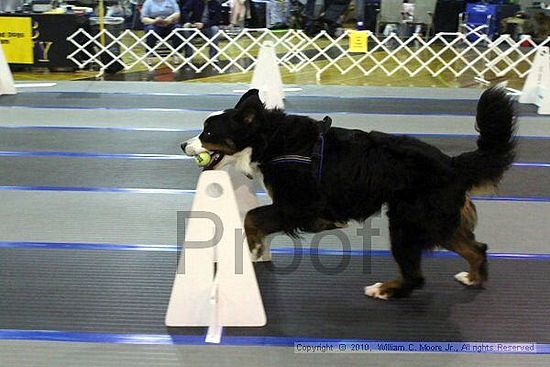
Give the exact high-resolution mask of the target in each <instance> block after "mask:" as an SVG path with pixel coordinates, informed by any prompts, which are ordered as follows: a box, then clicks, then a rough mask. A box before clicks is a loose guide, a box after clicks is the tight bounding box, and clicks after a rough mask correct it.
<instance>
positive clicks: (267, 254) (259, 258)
mask: <svg viewBox="0 0 550 367" xmlns="http://www.w3.org/2000/svg"><path fill="white" fill-rule="evenodd" d="M267 261H271V252H270V251H265V250H264V251H263V252H262V255H261V256H256V257H255V258H254V259H252V262H255V263H261V262H267Z"/></svg>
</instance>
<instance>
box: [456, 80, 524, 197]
mask: <svg viewBox="0 0 550 367" xmlns="http://www.w3.org/2000/svg"><path fill="white" fill-rule="evenodd" d="M515 106H516V104H515V101H514V100H513V99H512V98H511V97H510V96H508V94H507V93H506V89H505V88H504V87H502V86H496V87H493V88H490V89H488V90H486V91H485V92H484V93H483V94H482V95H481V98H480V99H479V103H478V105H477V115H476V130H477V131H478V132H479V138H478V139H477V150H475V151H473V152H467V153H463V154H461V155H459V156H456V157H454V158H453V165H454V167H455V168H457V169H458V170H459V172H460V177H461V181H462V182H464V184H465V185H466V186H467V189H468V190H471V189H473V188H476V187H480V186H496V184H497V183H498V182H499V181H500V179H501V178H502V175H503V174H504V172H505V171H506V170H507V169H508V168H509V167H510V165H511V164H512V162H513V161H514V158H515V147H516V140H515V132H516V107H515Z"/></svg>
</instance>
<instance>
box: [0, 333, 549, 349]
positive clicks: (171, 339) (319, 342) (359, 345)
mask: <svg viewBox="0 0 550 367" xmlns="http://www.w3.org/2000/svg"><path fill="white" fill-rule="evenodd" d="M0 339H2V340H24V341H51V342H73V343H109V344H133V345H147V344H148V345H205V344H206V343H205V341H204V336H203V335H162V334H106V333H80V332H71V331H60V330H13V329H9V330H8V329H7V330H1V329H0ZM220 344H221V345H234V346H274V347H293V348H294V352H295V353H357V352H371V351H372V352H395V351H401V352H426V353H434V352H435V353H476V354H548V353H550V344H546V343H490V342H489V343H487V342H461V341H460V342H421V341H407V342H401V341H385V340H359V339H323V338H307V337H304V338H301V337H272V336H257V337H255V336H248V337H239V336H224V337H223V338H222V340H221V343H220Z"/></svg>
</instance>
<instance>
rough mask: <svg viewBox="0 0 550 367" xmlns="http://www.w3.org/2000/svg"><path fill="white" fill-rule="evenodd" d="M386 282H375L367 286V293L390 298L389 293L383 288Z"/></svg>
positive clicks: (371, 295)
mask: <svg viewBox="0 0 550 367" xmlns="http://www.w3.org/2000/svg"><path fill="white" fill-rule="evenodd" d="M383 285H384V283H374V284H373V285H369V286H366V287H365V295H367V296H369V297H373V298H379V299H383V300H387V299H389V295H388V293H387V292H386V291H385V290H384V289H383V287H382V286H383Z"/></svg>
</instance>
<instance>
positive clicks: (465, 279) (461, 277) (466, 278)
mask: <svg viewBox="0 0 550 367" xmlns="http://www.w3.org/2000/svg"><path fill="white" fill-rule="evenodd" d="M455 279H456V280H457V281H459V282H460V283H462V284H464V285H468V286H470V285H475V283H474V282H473V281H471V280H470V274H469V273H468V272H467V271H463V272H460V273H458V274H456V275H455Z"/></svg>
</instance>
